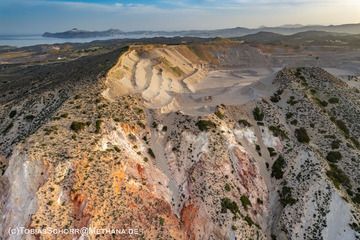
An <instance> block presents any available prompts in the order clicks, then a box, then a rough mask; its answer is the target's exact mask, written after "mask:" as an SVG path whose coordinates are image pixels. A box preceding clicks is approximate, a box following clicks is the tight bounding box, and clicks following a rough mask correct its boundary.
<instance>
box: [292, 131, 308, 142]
mask: <svg viewBox="0 0 360 240" xmlns="http://www.w3.org/2000/svg"><path fill="white" fill-rule="evenodd" d="M295 136H296V138H297V140H298V141H299V142H301V143H309V142H310V137H309V135H308V134H307V132H306V129H305V128H303V127H302V128H298V129H295Z"/></svg>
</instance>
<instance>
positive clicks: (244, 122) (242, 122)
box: [238, 119, 251, 127]
mask: <svg viewBox="0 0 360 240" xmlns="http://www.w3.org/2000/svg"><path fill="white" fill-rule="evenodd" d="M238 123H239V125H243V126H244V127H251V124H250V123H249V122H248V121H246V120H245V119H240V120H239V121H238Z"/></svg>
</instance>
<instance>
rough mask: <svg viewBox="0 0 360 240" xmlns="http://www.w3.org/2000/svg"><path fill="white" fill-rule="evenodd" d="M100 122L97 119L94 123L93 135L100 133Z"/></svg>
mask: <svg viewBox="0 0 360 240" xmlns="http://www.w3.org/2000/svg"><path fill="white" fill-rule="evenodd" d="M101 124H102V120H101V119H98V120H96V122H95V133H100V130H101Z"/></svg>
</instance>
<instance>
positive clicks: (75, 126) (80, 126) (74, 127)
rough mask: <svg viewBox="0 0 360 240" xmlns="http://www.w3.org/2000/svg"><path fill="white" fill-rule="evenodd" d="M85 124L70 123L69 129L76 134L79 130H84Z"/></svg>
mask: <svg viewBox="0 0 360 240" xmlns="http://www.w3.org/2000/svg"><path fill="white" fill-rule="evenodd" d="M85 126H86V124H85V123H83V122H76V121H75V122H72V123H71V125H70V129H71V130H73V131H74V132H76V133H78V132H80V131H81V130H83V129H84V128H85Z"/></svg>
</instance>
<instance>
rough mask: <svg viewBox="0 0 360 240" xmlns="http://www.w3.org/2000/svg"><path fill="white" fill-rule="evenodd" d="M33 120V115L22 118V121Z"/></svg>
mask: <svg viewBox="0 0 360 240" xmlns="http://www.w3.org/2000/svg"><path fill="white" fill-rule="evenodd" d="M34 118H35V116H34V115H26V116H25V117H24V119H25V120H26V121H32V120H34Z"/></svg>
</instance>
